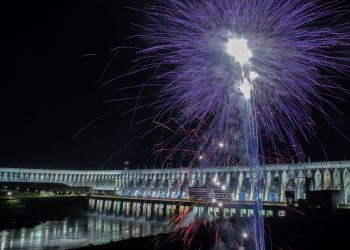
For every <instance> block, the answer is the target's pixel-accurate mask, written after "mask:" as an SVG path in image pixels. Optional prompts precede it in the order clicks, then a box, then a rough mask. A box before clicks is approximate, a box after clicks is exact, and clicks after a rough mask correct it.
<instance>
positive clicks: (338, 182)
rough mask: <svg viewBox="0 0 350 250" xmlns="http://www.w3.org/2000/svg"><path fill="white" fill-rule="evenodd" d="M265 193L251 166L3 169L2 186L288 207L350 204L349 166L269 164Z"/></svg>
mask: <svg viewBox="0 0 350 250" xmlns="http://www.w3.org/2000/svg"><path fill="white" fill-rule="evenodd" d="M260 171H261V174H260V178H261V183H262V188H261V190H260V193H259V194H258V193H256V192H255V188H254V187H255V184H256V183H257V181H258V180H257V178H256V176H254V175H251V172H250V170H249V168H248V167H245V166H231V167H202V168H171V169H137V170H131V169H130V170H98V171H88V170H55V169H28V168H0V182H1V183H6V182H12V183H15V182H20V183H56V184H64V185H67V186H73V187H74V186H75V187H87V188H90V189H91V191H92V192H95V193H96V192H97V193H98V192H100V193H108V194H109V195H115V196H118V197H129V198H142V199H170V200H171V199H177V200H179V199H180V200H189V199H190V198H191V197H190V192H189V190H190V189H191V188H192V187H197V188H201V187H206V188H208V190H210V189H211V188H213V187H215V186H217V184H219V185H220V187H223V189H225V197H226V200H227V201H253V200H254V199H256V198H259V199H262V201H265V202H285V200H286V199H285V198H286V197H285V191H290V192H293V194H294V196H295V199H304V198H305V194H306V191H312V190H339V191H340V193H341V199H340V200H341V203H343V204H350V161H337V162H310V163H300V164H269V165H262V166H261V167H260Z"/></svg>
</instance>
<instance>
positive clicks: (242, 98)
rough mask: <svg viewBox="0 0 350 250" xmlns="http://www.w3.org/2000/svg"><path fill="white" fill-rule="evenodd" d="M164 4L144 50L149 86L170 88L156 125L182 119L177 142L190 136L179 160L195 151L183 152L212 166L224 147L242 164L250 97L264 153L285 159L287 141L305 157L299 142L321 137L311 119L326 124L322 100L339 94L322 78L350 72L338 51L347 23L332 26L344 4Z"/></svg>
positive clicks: (159, 103) (239, 0)
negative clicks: (315, 113)
mask: <svg viewBox="0 0 350 250" xmlns="http://www.w3.org/2000/svg"><path fill="white" fill-rule="evenodd" d="M158 2H159V5H157V6H154V7H150V8H148V9H147V10H146V15H147V17H148V24H147V25H145V27H144V34H142V35H140V37H141V38H142V39H144V40H145V41H146V42H147V43H148V45H149V46H148V47H147V48H145V49H143V50H141V51H139V56H140V57H139V62H141V63H140V65H143V68H142V69H150V68H151V69H152V68H153V69H155V74H154V77H152V79H151V80H152V81H153V83H155V84H162V85H163V88H162V90H161V93H160V95H159V98H158V99H157V100H156V101H155V102H154V107H155V108H156V113H155V118H154V120H156V121H157V124H160V123H161V122H162V124H164V123H165V124H169V123H171V122H174V121H176V124H177V126H178V128H177V134H178V133H181V134H182V135H184V137H183V139H182V140H181V141H177V144H176V146H175V147H174V148H173V150H172V152H173V153H174V152H176V151H177V150H183V149H184V148H191V150H187V151H186V150H183V152H185V151H186V152H191V154H192V159H198V157H202V158H204V159H206V160H207V161H208V162H207V164H213V165H214V164H216V162H214V161H215V159H217V158H215V157H216V155H217V154H218V152H221V151H222V150H223V149H222V148H223V145H224V146H225V150H227V152H228V153H231V154H232V155H234V156H235V157H237V156H238V158H241V159H243V158H244V156H242V155H240V154H241V151H242V146H241V145H242V144H244V143H243V142H242V140H243V137H244V133H243V132H242V131H244V120H245V117H246V114H247V113H248V110H247V105H246V102H247V101H248V100H250V99H252V100H254V109H253V110H252V112H254V116H256V123H257V127H258V128H257V130H258V134H259V135H260V136H263V138H264V139H263V140H260V142H259V144H260V152H263V147H268V148H269V150H270V149H271V150H275V151H277V150H278V146H279V145H277V144H278V143H280V142H283V144H285V145H294V147H293V150H295V151H297V152H296V154H297V155H301V154H300V152H299V147H298V145H299V142H298V139H297V138H296V134H297V133H301V134H302V135H303V136H304V137H305V138H308V136H309V135H310V134H311V135H312V134H314V129H313V126H314V122H313V120H312V117H311V111H312V110H315V109H317V110H319V111H320V112H322V113H324V115H325V116H327V114H326V113H325V112H324V111H323V109H322V107H321V104H320V100H322V101H323V102H326V103H328V104H331V103H330V102H329V101H328V100H327V99H326V97H327V96H329V95H332V91H333V90H334V88H339V86H337V85H336V84H335V83H333V82H332V81H331V80H330V79H329V78H327V77H325V76H324V75H323V74H322V73H321V70H324V69H326V70H329V71H332V72H346V71H347V66H345V63H344V62H345V61H346V60H347V58H346V57H345V56H343V57H341V56H340V57H335V56H334V53H333V51H332V50H331V49H333V48H336V47H342V46H346V40H347V38H348V34H347V32H345V25H329V24H330V23H331V21H334V20H336V19H337V18H339V17H341V16H342V15H344V14H345V10H344V9H343V10H342V9H341V8H339V6H341V5H340V4H339V2H338V3H335V2H327V3H326V4H319V3H317V2H315V1H309V0H301V1H295V0H283V1H280V0H235V1H232V0H218V1H212V0H172V1H165V0H164V1H163V0H159V1H158ZM140 65H139V66H140ZM142 69H141V70H142ZM138 71H140V69H138ZM167 126H170V125H167ZM194 130H195V131H197V132H193V131H194ZM198 131H200V133H199V132H198ZM171 140H172V138H169V141H168V143H169V142H170V141H171ZM218 145H219V146H218ZM262 145H264V146H262ZM267 145H268V146H267ZM163 147H166V146H164V145H163ZM243 147H244V146H243ZM193 152H195V153H193Z"/></svg>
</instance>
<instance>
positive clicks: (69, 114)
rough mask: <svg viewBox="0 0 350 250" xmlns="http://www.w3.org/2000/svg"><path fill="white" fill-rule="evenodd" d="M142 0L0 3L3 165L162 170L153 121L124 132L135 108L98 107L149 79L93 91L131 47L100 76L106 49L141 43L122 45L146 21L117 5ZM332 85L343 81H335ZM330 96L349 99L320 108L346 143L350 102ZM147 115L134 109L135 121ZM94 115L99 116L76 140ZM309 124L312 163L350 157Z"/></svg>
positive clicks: (329, 130) (126, 61)
mask: <svg viewBox="0 0 350 250" xmlns="http://www.w3.org/2000/svg"><path fill="white" fill-rule="evenodd" d="M10 2H11V3H10ZM140 2H141V1H130V0H128V1H127V0H113V1H106V0H105V1H97V0H96V1H89V0H84V1H83V0H82V1H55V0H54V1H21V2H19V1H8V3H7V4H6V5H2V12H3V13H2V18H3V21H2V25H3V28H2V41H3V42H5V45H3V46H2V53H1V58H2V61H3V63H2V69H3V70H4V72H3V73H2V75H1V85H0V86H1V92H0V93H1V105H0V112H1V130H0V166H1V167H28V168H29V167H31V168H33V167H35V168H62V169H78V168H79V169H121V168H122V164H123V162H124V161H125V160H129V161H131V167H134V168H137V167H138V166H139V167H144V165H145V164H147V165H149V166H150V165H154V164H156V165H158V166H159V165H160V160H159V159H158V160H155V157H154V155H152V154H151V153H150V151H151V149H152V146H153V145H154V144H155V143H157V142H158V141H159V140H160V138H159V137H160V135H159V133H157V132H156V133H153V134H150V135H148V136H146V137H144V138H142V139H139V137H140V136H141V135H142V134H143V133H145V132H146V131H148V130H150V129H152V125H151V124H150V123H142V124H140V125H137V124H134V125H133V126H132V127H131V129H130V122H131V119H132V116H131V114H129V115H124V116H121V114H122V113H123V112H125V111H127V110H129V109H131V108H132V107H133V106H134V105H135V103H134V102H133V101H129V102H112V103H106V101H107V100H110V99H113V98H125V97H128V96H129V97H130V96H135V91H129V92H128V91H124V92H120V91H116V90H117V89H118V88H120V87H124V86H130V85H132V84H135V83H138V84H140V83H142V82H144V81H146V80H147V74H144V75H138V76H137V77H130V78H128V79H124V80H120V81H114V82H112V83H110V84H108V85H106V86H104V87H100V86H101V85H102V84H103V83H104V82H106V81H108V80H110V79H112V78H113V77H115V76H118V75H120V74H122V73H125V72H126V71H127V70H128V69H129V68H130V67H131V65H132V64H131V63H130V61H131V60H132V59H134V58H135V57H134V51H131V50H129V51H128V50H124V52H121V53H119V54H118V55H117V56H116V57H115V60H113V62H112V63H111V64H110V65H109V67H108V69H107V70H106V72H105V74H104V77H103V78H102V79H99V78H100V76H101V74H102V72H103V71H104V69H105V68H106V66H107V64H108V62H109V61H110V59H111V58H112V56H113V53H111V52H110V51H111V49H113V48H115V47H119V46H130V44H132V45H137V46H144V44H142V41H137V40H135V39H133V40H132V42H131V41H129V40H127V39H126V38H127V37H129V36H132V35H135V34H138V33H139V32H140V30H139V29H138V28H136V27H135V26H133V25H132V24H131V23H140V24H144V22H145V17H144V16H143V15H142V14H141V13H138V12H136V11H134V10H131V9H127V8H125V7H136V8H143V7H145V6H147V3H152V2H154V1H142V4H141V3H140ZM339 83H340V84H341V85H342V86H347V87H349V84H350V82H349V80H344V79H340V78H339ZM136 94H137V92H136ZM153 94H154V93H153ZM335 95H336V96H337V97H340V98H343V99H345V100H346V101H347V102H346V101H334V103H335V104H336V106H337V108H338V109H339V111H340V112H342V113H343V114H342V115H341V114H337V113H335V112H334V111H332V110H331V109H327V110H328V111H329V113H330V114H331V117H332V118H333V119H334V124H336V126H337V128H338V129H339V130H340V131H341V132H342V133H343V134H344V135H345V136H347V137H350V125H349V121H350V104H349V103H350V102H349V101H350V98H349V96H346V95H345V94H344V93H342V92H340V91H339V92H337V93H335ZM104 114H105V115H104ZM103 115H104V116H103ZM148 115H149V114H148V113H147V112H146V111H140V112H138V113H137V116H136V121H140V120H143V119H144V118H145V117H147V116H148ZM99 116H103V117H102V118H101V119H99V120H98V121H96V122H94V123H93V124H91V125H90V126H89V127H88V128H87V129H85V130H83V131H82V132H81V133H80V134H78V136H76V137H74V135H75V134H76V133H77V132H78V131H80V130H81V129H82V128H84V127H85V126H86V125H87V124H89V123H90V122H91V121H93V120H94V119H96V118H97V117H99ZM314 118H315V120H316V122H317V128H316V130H317V132H318V134H319V140H320V141H321V142H322V145H323V146H324V148H325V151H326V152H327V156H326V155H325V153H324V152H323V151H322V147H321V146H320V143H319V142H318V140H316V139H312V140H310V141H309V143H306V142H303V148H304V150H305V153H306V154H307V155H308V156H309V157H310V158H311V160H312V161H324V160H325V159H326V157H328V160H344V159H350V150H349V146H350V143H349V142H348V141H347V140H346V139H345V138H344V137H343V136H342V135H341V134H340V133H339V132H337V130H336V129H334V128H333V127H332V126H330V125H328V124H327V123H326V122H325V121H324V120H323V119H322V118H321V117H320V116H319V115H317V114H316V113H315V115H314ZM113 154H115V156H114V157H112V158H111V156H112V155H113Z"/></svg>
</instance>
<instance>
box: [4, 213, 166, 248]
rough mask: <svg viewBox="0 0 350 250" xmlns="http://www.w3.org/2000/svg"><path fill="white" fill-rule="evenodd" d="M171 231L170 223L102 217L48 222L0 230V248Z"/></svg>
mask: <svg viewBox="0 0 350 250" xmlns="http://www.w3.org/2000/svg"><path fill="white" fill-rule="evenodd" d="M163 232H170V228H169V226H168V225H167V224H159V223H158V224H157V223H151V222H145V221H135V220H133V219H130V220H127V219H118V218H114V217H108V216H101V215H98V216H97V215H86V216H82V217H79V218H66V219H65V220H61V221H47V222H45V223H43V224H40V225H38V226H35V227H33V228H21V229H10V230H2V231H0V249H1V250H4V249H70V248H76V247H83V246H87V245H89V244H94V245H98V244H103V243H108V242H110V241H118V240H123V239H129V238H137V237H143V236H148V235H156V234H158V233H163Z"/></svg>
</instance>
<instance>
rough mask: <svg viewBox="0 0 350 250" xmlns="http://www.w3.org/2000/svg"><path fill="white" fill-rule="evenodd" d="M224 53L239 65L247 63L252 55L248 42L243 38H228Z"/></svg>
mask: <svg viewBox="0 0 350 250" xmlns="http://www.w3.org/2000/svg"><path fill="white" fill-rule="evenodd" d="M226 52H227V53H228V54H229V55H230V56H232V57H233V58H234V59H235V61H236V62H238V63H239V64H241V65H243V64H247V63H249V60H250V58H251V57H252V56H253V53H252V52H251V50H250V49H249V47H248V41H247V40H246V39H243V38H234V37H232V38H230V39H228V42H227V44H226Z"/></svg>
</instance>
